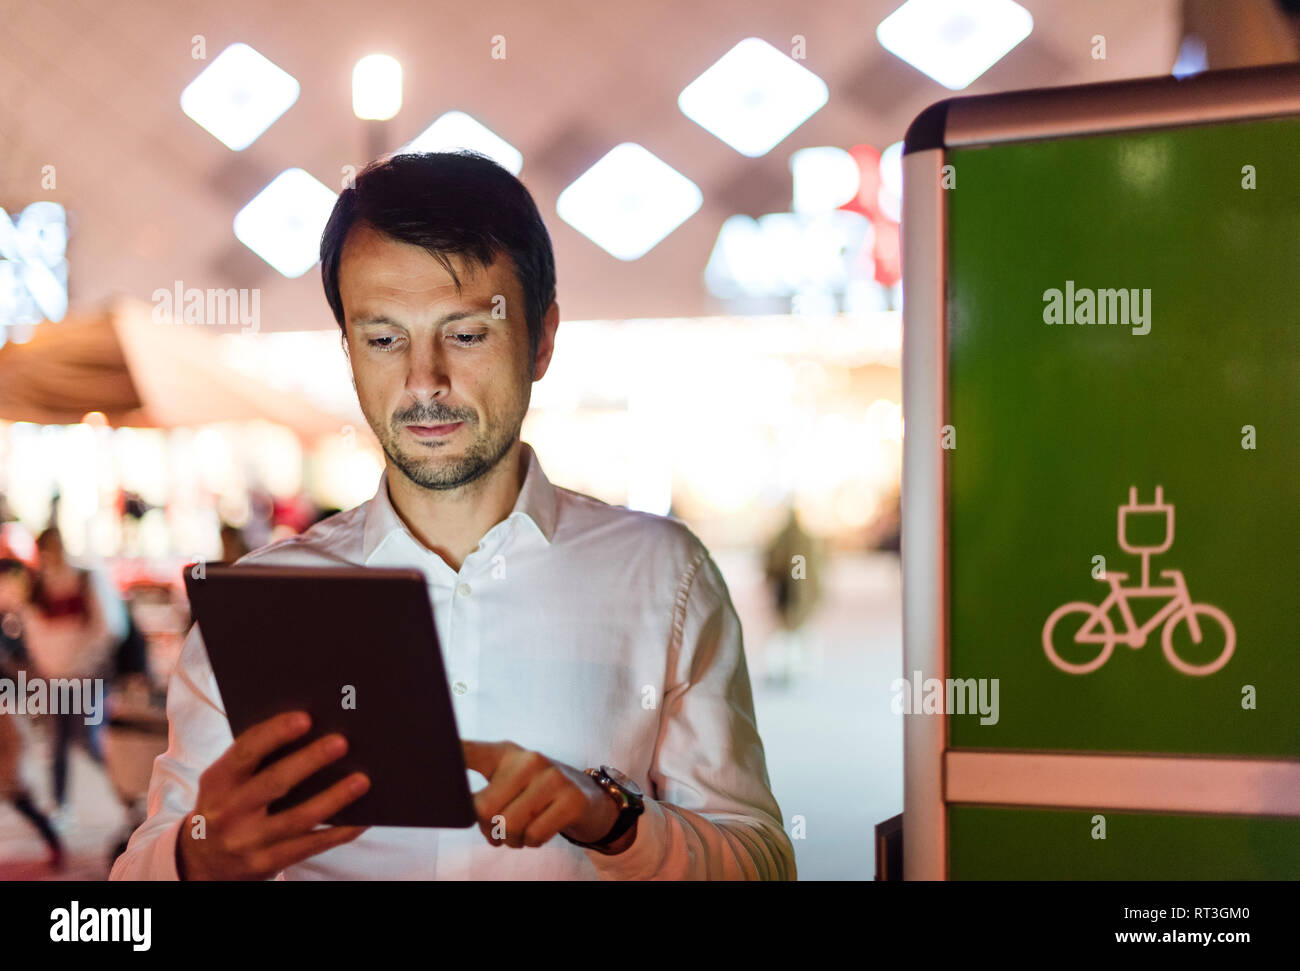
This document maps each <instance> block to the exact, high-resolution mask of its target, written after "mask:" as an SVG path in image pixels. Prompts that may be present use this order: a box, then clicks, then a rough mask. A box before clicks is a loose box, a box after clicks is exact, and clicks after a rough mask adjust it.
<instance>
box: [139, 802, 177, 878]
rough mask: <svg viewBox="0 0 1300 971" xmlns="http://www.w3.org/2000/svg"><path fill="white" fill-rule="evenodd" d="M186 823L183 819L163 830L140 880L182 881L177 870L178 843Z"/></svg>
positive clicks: (146, 860)
mask: <svg viewBox="0 0 1300 971" xmlns="http://www.w3.org/2000/svg"><path fill="white" fill-rule="evenodd" d="M185 822H186V818H185V817H182V818H181V819H179V820H178V821H177V822H176V824H175V825H173V826H168V827H167V828H166V829H165V830H163V831H162V833H161V834H160V835H159V836H158V838H157V839H155V840H154V843H153V846H152V847H151V848H150V850H149V854H148V856H147V857H146V858H145V860H144V867H143V868H142V869H141V871H140V876H139V878H138V879H141V880H180V878H181V875H180V873H179V872H178V871H177V869H176V841H177V839H178V838H179V837H180V832H181V828H182V827H183V826H184V825H185Z"/></svg>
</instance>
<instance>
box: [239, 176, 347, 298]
mask: <svg viewBox="0 0 1300 971" xmlns="http://www.w3.org/2000/svg"><path fill="white" fill-rule="evenodd" d="M337 198H338V196H337V195H335V193H334V191H333V190H332V189H330V188H329V187H328V186H326V185H323V184H322V183H320V182H318V181H317V180H316V179H315V178H313V177H312V176H311V175H309V174H308V173H306V172H304V171H303V170H302V169H285V170H284V171H283V172H281V173H280V174H279V175H277V176H276V177H275V178H274V179H272V180H271V181H270V183H269V184H268V185H267V187H266V188H265V189H263V190H262V191H261V192H259V193H258V194H257V195H256V196H254V197H253V200H252V201H251V202H250V203H249V204H248V205H246V206H244V208H243V209H241V210H239V212H238V213H237V214H236V215H235V236H236V237H237V238H238V239H239V241H240V242H241V243H243V244H244V245H245V246H247V247H248V248H249V249H251V250H252V251H253V252H254V253H256V254H257V255H258V256H260V257H261V258H262V259H264V260H266V262H268V263H270V264H271V265H272V266H273V267H275V268H276V269H277V270H278V271H279V272H280V273H282V274H284V275H285V276H287V277H289V278H290V279H294V278H295V277H300V276H302V275H303V274H304V273H306V272H307V271H308V270H310V269H311V268H312V267H313V266H315V265H316V262H317V261H318V260H319V259H320V236H321V233H322V232H324V230H325V223H327V222H328V221H329V217H330V212H331V211H332V210H333V209H334V202H335V200H336V199H337Z"/></svg>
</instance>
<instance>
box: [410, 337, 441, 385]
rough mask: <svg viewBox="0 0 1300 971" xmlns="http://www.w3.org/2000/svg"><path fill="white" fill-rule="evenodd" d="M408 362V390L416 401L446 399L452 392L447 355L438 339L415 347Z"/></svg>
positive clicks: (423, 342) (435, 338)
mask: <svg viewBox="0 0 1300 971" xmlns="http://www.w3.org/2000/svg"><path fill="white" fill-rule="evenodd" d="M408 361H409V367H408V369H407V372H406V390H407V391H408V392H410V393H411V394H412V395H414V396H415V400H416V401H423V400H425V399H426V398H439V397H445V396H446V395H447V392H449V391H450V390H451V374H450V372H449V371H448V368H447V355H446V353H445V352H444V351H443V349H442V346H441V344H440V343H439V340H438V338H437V337H434V338H432V339H431V340H428V341H421V342H420V343H419V344H418V345H415V346H414V349H413V350H412V352H411V355H410V357H409V358H408Z"/></svg>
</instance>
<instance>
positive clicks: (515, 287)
mask: <svg viewBox="0 0 1300 971" xmlns="http://www.w3.org/2000/svg"><path fill="white" fill-rule="evenodd" d="M451 259H452V263H453V265H454V266H455V267H456V274H457V276H459V278H460V280H461V283H462V292H461V294H460V295H459V296H458V295H457V293H456V287H455V284H454V282H453V281H452V277H451V274H449V273H448V272H447V271H446V270H445V269H444V268H443V266H442V265H441V264H440V263H439V262H438V261H437V260H436V259H434V258H433V257H432V256H430V255H429V254H428V253H427V252H425V251H424V250H423V249H421V248H420V247H418V246H412V245H410V244H407V243H402V242H398V241H396V240H394V239H391V238H390V237H387V236H384V235H382V234H381V233H379V232H377V231H376V230H374V229H372V228H371V227H369V226H366V225H364V224H362V225H357V226H354V227H353V228H352V230H351V231H350V232H349V233H348V237H347V240H346V241H345V242H344V245H343V252H342V254H341V257H340V260H339V293H340V295H341V297H342V301H343V312H344V320H345V323H346V328H345V330H346V345H347V351H348V358H349V360H350V361H351V365H352V382H353V385H354V386H355V387H356V390H357V399H358V401H359V402H360V405H361V411H362V413H363V414H364V415H365V416H366V421H367V422H369V424H370V427H371V428H372V429H373V430H374V433H375V436H376V437H377V438H378V439H379V442H380V444H381V445H382V446H383V449H384V453H385V454H386V455H387V456H388V459H389V461H390V462H391V463H392V464H393V465H395V466H397V467H398V468H399V469H401V470H402V472H403V473H405V475H406V476H407V478H409V479H410V480H411V481H412V482H414V483H416V484H417V485H420V486H423V487H424V488H426V489H455V488H457V487H459V486H462V485H465V484H467V483H470V482H473V481H474V480H475V479H478V478H479V477H480V476H482V475H483V474H484V473H485V472H487V471H488V470H490V469H491V468H492V467H493V466H495V465H496V464H497V463H498V462H499V461H500V460H501V459H502V458H503V457H504V456H505V455H506V453H507V452H508V451H509V450H510V447H511V446H512V445H513V444H514V442H515V441H516V440H517V439H518V437H519V429H520V427H521V426H522V424H523V420H524V415H525V414H526V413H527V411H528V403H529V400H530V395H531V391H532V381H533V380H534V375H533V368H532V362H531V361H530V360H529V351H528V325H527V322H526V320H525V313H524V295H523V288H522V287H521V286H520V284H519V282H518V280H517V279H516V278H515V275H514V270H513V267H512V265H511V262H510V260H509V259H507V258H504V257H498V258H497V259H496V260H495V261H494V262H493V263H492V264H491V266H489V267H488V268H487V269H486V270H484V269H482V268H476V267H474V266H472V265H471V264H468V263H466V262H465V261H464V260H461V259H459V258H457V257H452V258H451ZM494 308H495V309H496V316H494V315H493V311H494ZM553 316H554V317H557V318H558V311H557V309H556V307H555V305H554V304H553V305H552V308H551V312H550V313H549V314H548V315H547V320H548V323H550V321H551V318H552V317H553ZM544 329H545V328H544ZM551 332H552V333H553V324H551ZM542 343H543V346H542V347H541V348H539V354H538V368H537V373H536V379H540V378H541V377H542V375H543V374H544V373H545V370H546V366H547V364H548V363H549V360H550V349H551V342H550V340H549V339H547V335H544V338H543V342H542Z"/></svg>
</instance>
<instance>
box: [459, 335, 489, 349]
mask: <svg viewBox="0 0 1300 971" xmlns="http://www.w3.org/2000/svg"><path fill="white" fill-rule="evenodd" d="M454 336H455V338H456V343H458V344H464V345H466V346H469V345H470V344H479V343H482V342H483V341H485V340H487V334H456V335H454Z"/></svg>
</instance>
